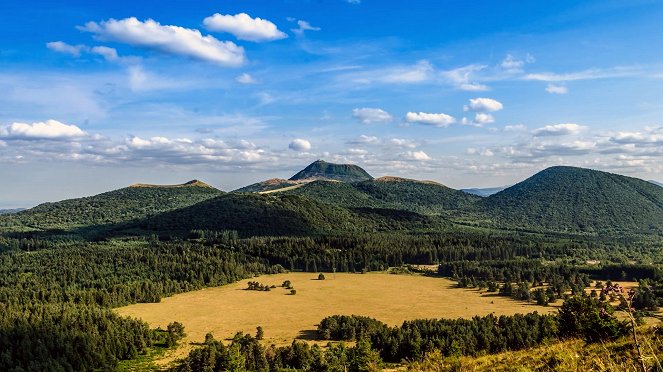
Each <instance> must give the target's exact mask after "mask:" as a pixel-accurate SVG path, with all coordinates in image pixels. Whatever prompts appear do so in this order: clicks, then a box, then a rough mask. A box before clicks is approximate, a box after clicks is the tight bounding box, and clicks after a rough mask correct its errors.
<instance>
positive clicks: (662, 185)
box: [649, 180, 663, 187]
mask: <svg viewBox="0 0 663 372" xmlns="http://www.w3.org/2000/svg"><path fill="white" fill-rule="evenodd" d="M649 182H651V183H653V184H654V185H656V186H661V187H663V182H658V181H654V180H649Z"/></svg>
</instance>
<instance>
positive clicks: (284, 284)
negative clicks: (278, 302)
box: [281, 280, 292, 289]
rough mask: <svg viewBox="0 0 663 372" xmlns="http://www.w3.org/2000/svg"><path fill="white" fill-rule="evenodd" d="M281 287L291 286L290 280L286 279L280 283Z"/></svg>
mask: <svg viewBox="0 0 663 372" xmlns="http://www.w3.org/2000/svg"><path fill="white" fill-rule="evenodd" d="M281 287H283V288H288V289H289V288H292V282H290V281H289V280H286V281H284V282H283V284H281Z"/></svg>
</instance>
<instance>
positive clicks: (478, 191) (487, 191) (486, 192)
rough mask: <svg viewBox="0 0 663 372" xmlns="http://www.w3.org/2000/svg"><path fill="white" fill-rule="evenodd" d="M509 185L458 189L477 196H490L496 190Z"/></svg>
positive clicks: (496, 191) (495, 192) (498, 190)
mask: <svg viewBox="0 0 663 372" xmlns="http://www.w3.org/2000/svg"><path fill="white" fill-rule="evenodd" d="M507 187H509V186H501V187H484V188H471V189H460V190H461V191H463V192H466V193H468V194H472V195H477V196H483V197H486V196H490V195H493V194H497V193H498V192H500V191H502V190H504V189H506V188H507Z"/></svg>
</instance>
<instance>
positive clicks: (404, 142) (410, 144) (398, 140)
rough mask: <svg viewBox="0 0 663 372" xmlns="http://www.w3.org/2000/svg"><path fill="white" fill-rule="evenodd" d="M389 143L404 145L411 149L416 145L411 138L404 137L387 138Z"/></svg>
mask: <svg viewBox="0 0 663 372" xmlns="http://www.w3.org/2000/svg"><path fill="white" fill-rule="evenodd" d="M389 144H391V145H392V146H396V147H404V148H410V149H413V148H415V147H417V143H416V142H414V141H413V140H409V139H404V138H392V139H390V140H389Z"/></svg>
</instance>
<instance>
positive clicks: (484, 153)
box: [465, 147, 495, 157]
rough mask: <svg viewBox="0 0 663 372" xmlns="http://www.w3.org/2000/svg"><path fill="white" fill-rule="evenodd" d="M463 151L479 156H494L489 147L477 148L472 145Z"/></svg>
mask: <svg viewBox="0 0 663 372" xmlns="http://www.w3.org/2000/svg"><path fill="white" fill-rule="evenodd" d="M465 152H466V153H467V154H469V155H479V156H488V157H489V156H494V155H495V153H494V152H493V150H491V149H477V148H474V147H470V148H468V149H467V150H465Z"/></svg>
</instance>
